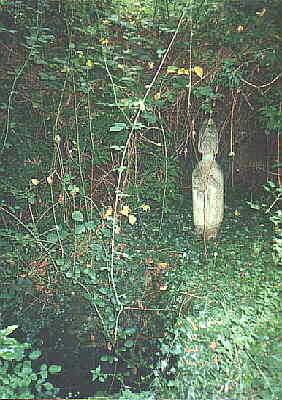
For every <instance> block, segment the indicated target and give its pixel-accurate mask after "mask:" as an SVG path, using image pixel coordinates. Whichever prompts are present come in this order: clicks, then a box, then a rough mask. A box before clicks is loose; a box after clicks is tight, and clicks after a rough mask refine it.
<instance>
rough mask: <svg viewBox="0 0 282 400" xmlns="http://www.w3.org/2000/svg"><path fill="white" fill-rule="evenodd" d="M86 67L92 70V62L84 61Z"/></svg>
mask: <svg viewBox="0 0 282 400" xmlns="http://www.w3.org/2000/svg"><path fill="white" fill-rule="evenodd" d="M86 67H88V68H92V67H93V61H92V60H87V61H86Z"/></svg>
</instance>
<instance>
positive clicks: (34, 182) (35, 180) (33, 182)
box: [31, 179, 40, 186]
mask: <svg viewBox="0 0 282 400" xmlns="http://www.w3.org/2000/svg"><path fill="white" fill-rule="evenodd" d="M31 183H32V184H33V185H34V186H37V185H39V183H40V182H39V180H38V179H32V180H31Z"/></svg>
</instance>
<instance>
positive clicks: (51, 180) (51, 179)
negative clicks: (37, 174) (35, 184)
mask: <svg viewBox="0 0 282 400" xmlns="http://www.w3.org/2000/svg"><path fill="white" fill-rule="evenodd" d="M46 180H47V183H49V185H51V183H53V178H52V176H47V179H46Z"/></svg>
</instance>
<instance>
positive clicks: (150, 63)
mask: <svg viewBox="0 0 282 400" xmlns="http://www.w3.org/2000/svg"><path fill="white" fill-rule="evenodd" d="M148 67H149V69H153V68H154V63H153V62H151V61H150V62H148Z"/></svg>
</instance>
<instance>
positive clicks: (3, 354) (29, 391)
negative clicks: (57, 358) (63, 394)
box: [0, 326, 60, 399]
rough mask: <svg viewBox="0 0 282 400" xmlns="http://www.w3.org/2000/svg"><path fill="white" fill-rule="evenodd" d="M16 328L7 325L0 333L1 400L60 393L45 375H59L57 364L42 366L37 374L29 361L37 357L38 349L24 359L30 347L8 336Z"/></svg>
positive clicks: (42, 396)
mask: <svg viewBox="0 0 282 400" xmlns="http://www.w3.org/2000/svg"><path fill="white" fill-rule="evenodd" d="M16 328H17V326H9V327H8V328H6V329H2V330H1V331H0V398H1V399H16V398H17V399H34V398H36V399H42V398H44V397H45V398H46V396H48V397H49V396H54V395H55V394H56V393H57V392H58V391H59V390H58V389H55V388H54V387H53V385H52V384H51V383H49V382H47V378H48V374H50V373H51V374H52V373H58V372H60V367H59V366H58V365H51V366H50V367H47V365H45V364H42V365H41V367H40V370H39V371H36V369H35V368H34V367H33V365H32V361H34V360H36V359H38V358H39V357H40V354H41V352H40V351H39V350H33V351H32V352H30V353H29V355H28V357H25V355H24V353H25V350H26V349H28V348H30V347H31V346H30V344H28V343H24V344H20V343H19V342H18V341H17V340H16V339H14V338H9V337H7V336H8V335H10V334H11V333H12V332H13V331H14V330H15V329H16Z"/></svg>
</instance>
